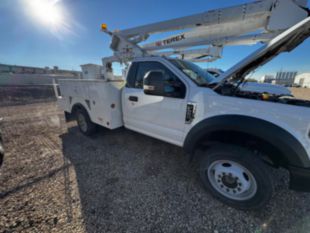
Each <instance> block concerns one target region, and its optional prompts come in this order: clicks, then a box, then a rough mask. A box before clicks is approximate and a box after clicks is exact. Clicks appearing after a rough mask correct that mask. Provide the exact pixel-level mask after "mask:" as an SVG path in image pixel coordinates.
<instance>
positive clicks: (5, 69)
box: [0, 64, 81, 77]
mask: <svg viewBox="0 0 310 233" xmlns="http://www.w3.org/2000/svg"><path fill="white" fill-rule="evenodd" d="M3 73H6V74H55V75H63V76H71V77H80V74H81V72H79V71H73V70H60V69H59V68H58V66H54V67H53V69H50V68H49V67H45V68H40V67H29V66H16V65H6V64H0V74H3Z"/></svg>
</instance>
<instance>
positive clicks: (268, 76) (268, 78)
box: [261, 75, 275, 83]
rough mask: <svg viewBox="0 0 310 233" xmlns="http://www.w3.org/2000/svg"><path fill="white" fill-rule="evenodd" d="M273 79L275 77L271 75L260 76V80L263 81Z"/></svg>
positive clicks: (268, 81) (267, 81)
mask: <svg viewBox="0 0 310 233" xmlns="http://www.w3.org/2000/svg"><path fill="white" fill-rule="evenodd" d="M274 80H275V77H274V76H273V75H264V76H263V77H262V78H261V82H263V83H272V81H274Z"/></svg>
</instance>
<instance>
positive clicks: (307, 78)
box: [295, 73, 310, 88]
mask: <svg viewBox="0 0 310 233" xmlns="http://www.w3.org/2000/svg"><path fill="white" fill-rule="evenodd" d="M295 84H297V85H300V86H301V87H308V88H310V73H302V74H299V75H297V76H296V78H295Z"/></svg>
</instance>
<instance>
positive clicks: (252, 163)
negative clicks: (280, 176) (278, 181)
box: [199, 144, 273, 210]
mask: <svg viewBox="0 0 310 233" xmlns="http://www.w3.org/2000/svg"><path fill="white" fill-rule="evenodd" d="M227 161H228V162H227ZM242 169H243V170H242ZM199 170H200V177H201V180H202V182H203V184H204V186H205V188H206V189H207V190H208V191H209V192H210V193H211V194H212V195H213V196H214V197H216V198H217V199H219V200H220V201H222V202H223V203H225V204H227V205H229V206H231V207H234V208H237V209H243V210H251V209H260V208H261V207H263V206H265V205H266V204H267V203H268V202H269V201H270V199H271V197H272V193H273V182H272V179H271V176H270V175H271V171H270V168H269V166H268V165H267V164H265V163H264V162H263V161H262V160H261V159H260V158H259V157H258V155H255V154H254V153H253V152H251V151H250V150H248V149H246V148H243V147H239V146H235V145H229V144H219V145H216V146H213V147H211V148H209V149H208V150H206V151H205V155H204V156H203V157H202V158H201V160H200V169H199ZM230 171H233V173H231V172H230ZM240 171H241V172H240ZM236 174H237V175H236ZM246 188H247V189H246Z"/></svg>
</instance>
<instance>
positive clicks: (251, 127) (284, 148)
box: [183, 115, 310, 167]
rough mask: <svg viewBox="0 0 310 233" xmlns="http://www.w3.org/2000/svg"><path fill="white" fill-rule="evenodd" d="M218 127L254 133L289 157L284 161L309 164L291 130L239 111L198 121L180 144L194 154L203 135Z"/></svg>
mask: <svg viewBox="0 0 310 233" xmlns="http://www.w3.org/2000/svg"><path fill="white" fill-rule="evenodd" d="M219 131H224V132H225V131H233V132H237V133H238V132H240V133H245V134H249V135H253V136H255V137H257V138H260V139H262V140H264V141H266V142H268V143H270V144H271V145H272V146H274V147H275V148H277V149H278V150H279V151H280V152H281V154H282V155H283V156H284V158H285V159H286V161H288V163H289V164H287V165H289V166H296V167H310V162H309V157H308V154H307V152H306V150H305V149H304V147H303V146H302V145H301V143H300V142H299V141H298V140H297V139H296V138H295V137H294V136H293V135H292V134H290V133H289V132H288V131H286V130H285V129H283V128H281V127H279V126H277V125H275V124H273V123H270V122H268V121H265V120H262V119H258V118H255V117H248V116H241V115H221V116H215V117H211V118H208V119H205V120H203V121H201V122H199V123H198V124H196V125H195V126H194V127H193V128H192V129H191V130H190V132H189V133H188V134H187V136H186V138H185V141H184V144H183V146H184V150H185V151H186V152H187V153H189V154H191V155H193V154H194V150H195V148H197V146H198V144H199V143H200V142H201V140H203V138H207V137H208V136H209V135H211V134H212V133H213V132H219Z"/></svg>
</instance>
